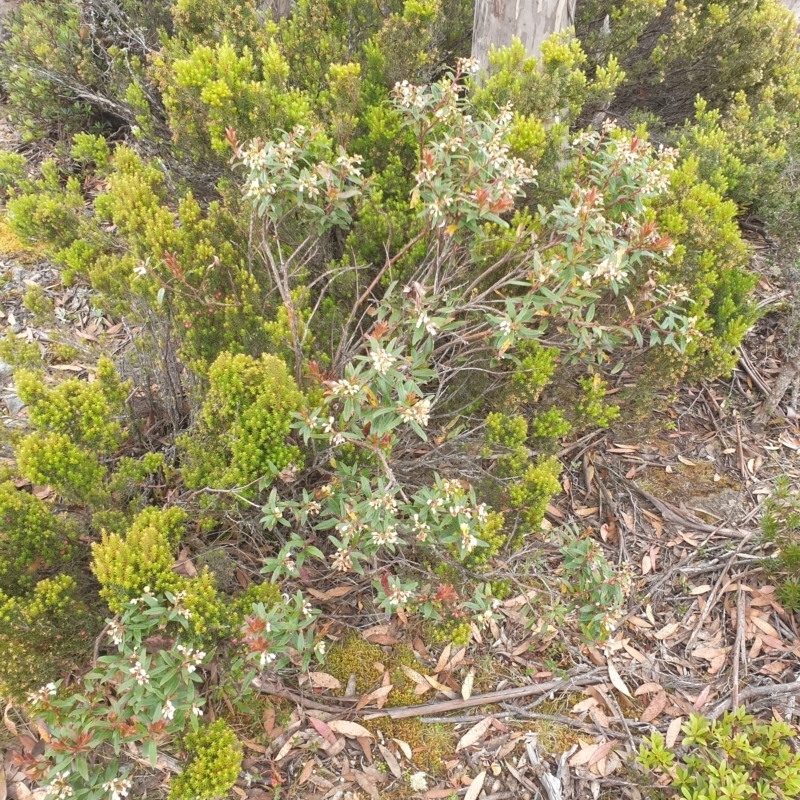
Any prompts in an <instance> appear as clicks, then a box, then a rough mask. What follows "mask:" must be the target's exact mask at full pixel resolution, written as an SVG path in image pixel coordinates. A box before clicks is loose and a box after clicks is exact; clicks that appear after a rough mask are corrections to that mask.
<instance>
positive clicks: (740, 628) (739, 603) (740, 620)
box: [731, 584, 747, 711]
mask: <svg viewBox="0 0 800 800" xmlns="http://www.w3.org/2000/svg"><path fill="white" fill-rule="evenodd" d="M744 607H745V593H744V592H743V591H742V586H741V584H739V588H738V589H737V590H736V643H735V644H734V645H733V675H732V681H733V694H732V695H731V703H732V705H733V709H734V711H735V710H736V709H737V708H738V707H739V662H740V660H741V663H742V665H743V666H745V667H746V666H747V665H746V664H745V661H744V658H743V657H742V645H743V644H744Z"/></svg>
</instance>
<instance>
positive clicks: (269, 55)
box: [154, 36, 312, 162]
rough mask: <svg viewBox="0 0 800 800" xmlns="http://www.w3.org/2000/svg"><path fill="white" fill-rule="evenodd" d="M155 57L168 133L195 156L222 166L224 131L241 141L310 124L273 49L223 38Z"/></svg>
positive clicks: (308, 111) (225, 147)
mask: <svg viewBox="0 0 800 800" xmlns="http://www.w3.org/2000/svg"><path fill="white" fill-rule="evenodd" d="M174 49H175V50H176V51H177V52H176V53H175V55H174V57H172V58H170V56H169V55H167V52H163V53H162V55H161V56H159V57H158V58H156V60H155V64H154V72H155V74H156V75H157V76H158V79H159V84H160V88H161V90H162V97H163V101H164V106H165V107H166V109H167V113H168V116H169V123H170V128H171V129H172V131H173V133H174V134H175V135H176V136H177V137H180V141H181V142H182V143H183V144H184V146H185V147H187V148H188V149H189V150H190V152H192V153H193V154H194V155H196V156H205V157H209V156H210V155H211V154H212V153H213V154H216V156H217V157H218V158H219V157H221V158H220V160H221V161H223V162H224V161H227V158H228V156H229V155H230V145H229V144H228V143H227V141H226V138H225V130H226V128H232V129H233V130H235V131H236V134H237V136H238V138H239V140H240V141H246V140H247V139H250V138H252V137H254V136H258V135H263V133H264V132H265V131H273V130H278V129H282V130H291V129H292V128H293V127H294V126H295V125H298V124H300V123H303V124H308V123H309V122H311V121H312V117H311V104H310V103H309V101H308V99H307V98H306V96H305V95H304V93H302V92H300V91H298V90H297V89H295V88H292V86H291V84H290V80H289V78H290V75H289V65H288V63H287V62H286V60H285V59H284V57H283V56H282V55H281V52H280V50H279V48H278V46H277V44H276V43H275V42H273V41H269V42H266V41H265V42H264V43H263V45H262V47H261V49H260V50H259V51H256V52H254V51H253V49H252V48H251V47H249V46H247V45H243V46H241V47H237V45H236V44H235V43H233V42H232V41H231V40H230V39H229V38H228V36H224V37H223V38H222V41H218V42H215V43H213V44H200V43H192V45H190V47H189V49H188V52H180V51H179V50H178V48H174Z"/></svg>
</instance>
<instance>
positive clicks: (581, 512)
mask: <svg viewBox="0 0 800 800" xmlns="http://www.w3.org/2000/svg"><path fill="white" fill-rule="evenodd" d="M599 510H600V509H599V508H598V507H597V506H592V507H591V508H576V509H575V514H576V516H578V517H591V516H592V514H596V513H597V512H598V511H599Z"/></svg>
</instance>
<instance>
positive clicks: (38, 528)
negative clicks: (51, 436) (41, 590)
mask: <svg viewBox="0 0 800 800" xmlns="http://www.w3.org/2000/svg"><path fill="white" fill-rule="evenodd" d="M0 526H2V527H0V589H3V590H5V591H9V592H11V593H12V594H15V593H16V592H17V591H18V590H19V589H20V588H25V587H29V586H30V584H31V583H32V582H33V578H34V575H35V573H36V572H37V571H38V570H39V569H42V568H48V567H52V566H53V565H54V564H55V562H56V561H58V560H59V559H60V558H62V557H64V556H66V555H68V553H69V545H68V539H69V537H68V535H67V530H66V526H65V525H64V523H63V522H62V521H61V519H60V518H59V517H58V516H56V515H55V514H54V513H53V512H52V510H51V509H49V508H48V507H47V505H46V504H45V503H44V502H43V501H42V500H39V499H38V498H37V497H34V496H33V495H31V494H28V493H27V492H24V491H20V490H19V489H17V488H16V487H15V486H14V484H13V483H12V482H11V481H4V482H3V483H0Z"/></svg>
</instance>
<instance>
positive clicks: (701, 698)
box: [692, 683, 711, 711]
mask: <svg viewBox="0 0 800 800" xmlns="http://www.w3.org/2000/svg"><path fill="white" fill-rule="evenodd" d="M710 694H711V684H710V683H709V684H708V685H707V686H706V687H705V689H703V691H702V692H700V694H699V695H698V697H697V700H695V701H694V703H693V704H692V708H693V709H694V710H695V711H699V710H700V709H701V708H702V707H703V706H704V705H705V704H706V701H707V700H708V696H709V695H710Z"/></svg>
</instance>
